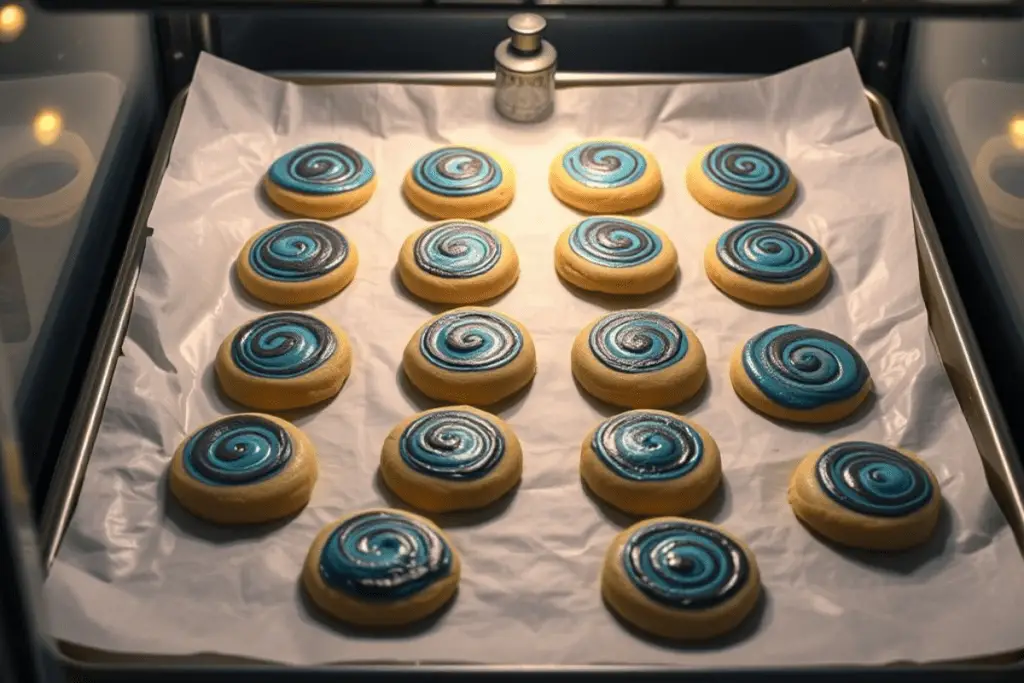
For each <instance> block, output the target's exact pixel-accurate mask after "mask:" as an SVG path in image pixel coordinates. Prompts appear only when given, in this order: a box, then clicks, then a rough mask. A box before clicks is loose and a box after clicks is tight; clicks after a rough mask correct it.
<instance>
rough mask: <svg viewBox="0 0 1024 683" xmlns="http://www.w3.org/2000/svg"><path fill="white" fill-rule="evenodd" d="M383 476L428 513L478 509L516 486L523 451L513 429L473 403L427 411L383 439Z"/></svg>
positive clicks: (389, 483)
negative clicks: (471, 405) (473, 406)
mask: <svg viewBox="0 0 1024 683" xmlns="http://www.w3.org/2000/svg"><path fill="white" fill-rule="evenodd" d="M380 474H381V478H382V479H383V480H384V483H385V484H387V486H388V488H389V489H391V490H392V491H393V492H394V493H395V495H397V496H398V497H399V498H401V499H402V500H403V501H405V502H406V503H408V504H409V505H411V506H413V507H415V508H418V509H420V510H426V511H428V512H451V511H454V510H475V509H478V508H482V507H486V506H487V505H490V504H491V503H493V502H494V501H496V500H498V499H499V498H501V497H502V496H504V495H505V494H506V493H508V492H509V491H511V490H512V488H513V487H515V485H516V484H518V483H519V480H520V479H521V478H522V475H523V451H522V448H521V447H520V445H519V439H517V438H516V435H515V434H514V433H513V432H512V430H511V428H509V426H508V425H507V424H505V423H504V422H503V421H502V420H501V419H499V418H498V417H496V416H494V415H491V414H490V413H485V412H484V411H482V410H477V409H476V408H471V407H470V406H451V407H444V408H436V409H434V410H427V411H425V412H422V413H418V414H416V415H413V416H412V417H410V418H408V419H405V420H403V421H402V422H401V423H399V424H398V426H396V427H395V428H394V429H392V430H391V433H390V434H388V438H387V439H386V440H385V441H384V447H383V449H381V454H380Z"/></svg>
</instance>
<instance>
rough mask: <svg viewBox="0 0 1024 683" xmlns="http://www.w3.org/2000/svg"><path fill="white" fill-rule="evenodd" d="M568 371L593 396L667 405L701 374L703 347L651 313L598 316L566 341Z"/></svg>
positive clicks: (628, 404) (690, 390)
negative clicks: (569, 350) (569, 361)
mask: <svg viewBox="0 0 1024 683" xmlns="http://www.w3.org/2000/svg"><path fill="white" fill-rule="evenodd" d="M572 374H573V375H574V376H575V377H576V381H578V382H579V383H580V385H581V386H582V387H583V388H584V389H585V390H586V391H587V393H588V394H590V395H591V396H593V397H594V398H598V399H601V400H602V401H605V402H607V403H611V404H612V405H617V406H623V407H625V408H667V407H669V406H674V405H677V404H679V403H682V402H683V401H685V400H687V399H689V398H691V397H692V396H693V395H694V394H696V393H697V392H698V391H699V390H700V388H701V386H702V385H703V384H704V379H705V378H706V377H707V374H708V369H707V359H706V357H705V355H704V347H703V346H701V343H700V340H699V339H697V335H695V334H694V333H693V331H692V330H690V328H688V327H686V325H683V324H682V323H680V322H679V321H677V320H673V319H672V318H670V317H668V316H667V315H662V314H661V313H656V312H654V311H639V310H632V311H617V312H615V313H609V314H608V315H605V316H602V317H601V318H598V319H597V320H595V321H594V322H592V323H590V324H589V325H587V326H586V327H585V328H583V330H582V331H581V332H580V333H579V335H577V337H576V341H575V342H574V343H573V345H572Z"/></svg>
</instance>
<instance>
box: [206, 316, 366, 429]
mask: <svg viewBox="0 0 1024 683" xmlns="http://www.w3.org/2000/svg"><path fill="white" fill-rule="evenodd" d="M214 369H215V371H216V374H217V379H218V381H219V383H220V387H221V389H223V390H224V393H225V394H227V396H228V397H229V398H231V399H233V400H235V401H237V402H239V403H241V404H242V405H245V406H249V407H252V408H256V409H258V410H288V409H291V408H303V407H305V406H311V405H314V404H316V403H319V402H321V401H324V400H326V399H328V398H331V397H333V396H334V395H335V394H337V393H338V392H339V391H341V387H342V386H343V385H344V384H345V380H346V379H348V375H349V373H350V372H351V370H352V349H351V346H350V345H349V342H348V337H347V335H346V334H345V333H344V332H343V331H342V330H341V329H339V328H337V327H335V326H333V325H332V324H330V323H328V322H326V321H324V320H322V319H320V318H318V317H316V316H314V315H311V314H309V313H296V312H281V313H268V314H267V315H262V316H260V317H258V318H256V319H255V320H252V321H250V322H248V323H246V324H245V325H242V326H241V327H239V328H237V329H236V330H234V331H233V332H232V333H231V334H229V335H228V336H227V338H226V339H225V340H224V342H223V343H222V344H221V345H220V349H219V350H218V351H217V361H216V364H215V365H214Z"/></svg>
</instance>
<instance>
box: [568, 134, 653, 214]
mask: <svg viewBox="0 0 1024 683" xmlns="http://www.w3.org/2000/svg"><path fill="white" fill-rule="evenodd" d="M549 183H550V185H551V192H552V194H554V195H555V196H556V197H558V199H560V200H561V201H562V202H564V203H565V204H568V205H569V206H571V207H572V208H574V209H577V210H579V211H583V212H585V213H601V214H609V213H625V212H627V211H633V210H636V209H642V208H643V207H645V206H647V205H649V204H651V203H652V202H654V200H655V199H657V198H658V195H659V194H661V169H660V168H659V167H658V162H657V160H655V158H654V156H653V155H652V154H651V153H650V152H648V151H647V150H645V149H643V148H642V147H640V146H639V145H635V144H633V143H627V142H621V141H618V140H587V141H585V142H581V143H578V144H575V145H573V146H572V147H570V148H569V149H567V150H565V151H564V152H562V153H561V154H559V155H558V156H557V157H556V158H555V160H554V161H552V162H551V171H550V176H549Z"/></svg>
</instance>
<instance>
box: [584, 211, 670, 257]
mask: <svg viewBox="0 0 1024 683" xmlns="http://www.w3.org/2000/svg"><path fill="white" fill-rule="evenodd" d="M569 248H570V249H572V251H573V253H574V254H576V255H577V256H579V257H580V258H583V259H586V260H587V261H590V262H591V263H593V264H595V265H599V266H604V267H606V268H632V267H634V266H639V265H643V264H644V263H647V262H649V261H653V260H654V258H655V257H656V256H657V255H658V254H660V253H661V249H662V244H661V238H660V237H658V236H657V235H656V234H655V233H654V231H652V230H650V229H649V228H646V227H644V226H643V225H640V224H639V223H634V222H633V221H631V220H627V219H625V218H618V217H611V216H595V217H593V218H587V219H586V220H583V221H581V222H580V224H579V225H577V226H576V227H575V228H573V231H572V232H571V233H569Z"/></svg>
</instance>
